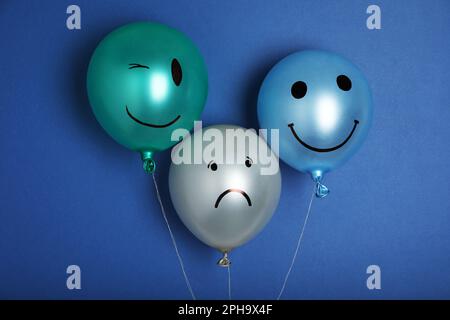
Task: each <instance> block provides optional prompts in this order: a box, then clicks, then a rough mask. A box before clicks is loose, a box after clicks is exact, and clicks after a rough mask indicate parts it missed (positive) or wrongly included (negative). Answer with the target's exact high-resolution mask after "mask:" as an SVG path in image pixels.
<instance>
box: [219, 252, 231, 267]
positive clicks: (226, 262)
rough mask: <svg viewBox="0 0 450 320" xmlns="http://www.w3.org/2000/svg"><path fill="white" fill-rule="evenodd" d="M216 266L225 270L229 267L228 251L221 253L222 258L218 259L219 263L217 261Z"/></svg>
mask: <svg viewBox="0 0 450 320" xmlns="http://www.w3.org/2000/svg"><path fill="white" fill-rule="evenodd" d="M217 265H218V266H220V267H224V268H227V267H229V266H230V265H231V261H230V259H229V258H228V251H224V252H223V257H222V258H220V259H219V261H217Z"/></svg>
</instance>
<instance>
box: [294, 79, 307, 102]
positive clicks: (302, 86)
mask: <svg viewBox="0 0 450 320" xmlns="http://www.w3.org/2000/svg"><path fill="white" fill-rule="evenodd" d="M306 91H308V87H307V86H306V83H304V82H303V81H297V82H295V83H294V84H293V85H292V87H291V94H292V96H293V97H294V98H295V99H301V98H303V97H304V96H305V95H306Z"/></svg>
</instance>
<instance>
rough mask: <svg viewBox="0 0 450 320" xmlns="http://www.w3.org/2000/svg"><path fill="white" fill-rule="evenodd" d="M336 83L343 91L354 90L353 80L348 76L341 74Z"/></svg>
mask: <svg viewBox="0 0 450 320" xmlns="http://www.w3.org/2000/svg"><path fill="white" fill-rule="evenodd" d="M336 83H337V85H338V87H339V89H341V90H343V91H349V90H350V89H351V88H352V80H350V78H349V77H347V76H346V75H343V74H341V75H340V76H338V77H337V78H336Z"/></svg>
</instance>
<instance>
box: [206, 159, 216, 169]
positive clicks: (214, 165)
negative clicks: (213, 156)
mask: <svg viewBox="0 0 450 320" xmlns="http://www.w3.org/2000/svg"><path fill="white" fill-rule="evenodd" d="M208 168H209V169H211V170H212V171H216V170H217V163H215V162H214V161H211V162H210V163H209V164H208Z"/></svg>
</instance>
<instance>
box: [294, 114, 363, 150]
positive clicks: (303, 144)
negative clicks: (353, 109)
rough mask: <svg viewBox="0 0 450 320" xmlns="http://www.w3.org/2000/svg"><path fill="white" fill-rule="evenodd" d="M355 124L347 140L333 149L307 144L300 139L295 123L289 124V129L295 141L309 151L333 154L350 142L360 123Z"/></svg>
mask: <svg viewBox="0 0 450 320" xmlns="http://www.w3.org/2000/svg"><path fill="white" fill-rule="evenodd" d="M353 123H354V124H353V129H352V131H351V132H350V134H349V135H348V136H347V138H345V140H344V141H342V142H341V143H340V144H338V145H337V146H334V147H331V148H316V147H313V146H311V145H309V144H307V143H306V142H304V141H303V140H302V139H300V137H299V136H298V134H297V132H296V131H295V129H294V123H290V124H288V127H289V129H291V132H292V134H293V135H294V137H295V139H297V141H298V142H300V144H301V145H302V146H304V147H305V148H308V149H309V150H312V151H315V152H331V151H335V150H337V149H339V148H340V147H342V146H343V145H344V144H346V143H347V142H348V141H349V140H350V138H351V137H352V135H353V133H354V132H355V130H356V127H357V126H358V124H359V121H358V120H354V121H353Z"/></svg>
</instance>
